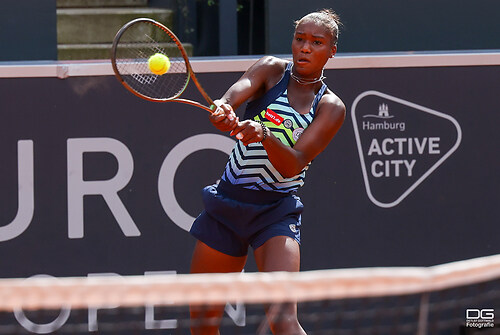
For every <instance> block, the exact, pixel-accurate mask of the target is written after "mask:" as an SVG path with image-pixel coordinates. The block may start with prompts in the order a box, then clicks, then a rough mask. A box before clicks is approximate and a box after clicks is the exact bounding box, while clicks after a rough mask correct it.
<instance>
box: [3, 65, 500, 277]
mask: <svg viewBox="0 0 500 335" xmlns="http://www.w3.org/2000/svg"><path fill="white" fill-rule="evenodd" d="M241 74H242V72H241V71H235V72H206V73H200V74H199V80H200V81H201V83H202V85H204V86H205V87H206V88H207V91H208V93H209V94H210V95H211V96H212V97H218V96H221V95H222V94H223V93H224V91H225V90H226V89H227V88H228V87H229V86H230V85H231V84H232V83H233V82H235V81H236V80H237V79H238V78H239V77H240V76H241ZM325 75H326V77H327V79H326V80H325V81H326V83H327V84H328V85H329V87H330V88H331V89H332V90H333V91H334V92H336V94H338V95H339V96H340V97H341V98H342V100H343V101H344V102H345V105H346V107H347V112H346V120H345V122H344V125H343V126H342V128H341V130H340V131H339V133H338V134H337V135H336V137H335V138H334V139H333V141H332V142H331V144H330V145H329V146H328V148H327V149H326V150H325V151H324V152H323V153H322V154H320V155H319V156H318V157H317V158H316V159H315V160H314V161H313V163H312V165H311V168H310V169H309V170H308V172H307V176H306V182H305V186H304V187H303V189H302V190H300V191H299V195H300V196H301V198H302V200H303V202H304V204H305V211H304V213H303V218H302V229H301V234H302V248H301V250H302V260H301V263H302V269H303V270H315V269H331V268H346V267H348V268H351V267H372V266H430V265H435V264H440V263H446V262H451V261H456V260H462V259H468V258H474V257H479V256H485V255H492V254H498V253H500V225H499V224H498V222H499V221H498V190H499V186H500V180H499V174H498V167H499V166H500V156H499V154H498V148H497V147H498V143H500V135H499V134H500V132H499V131H498V129H497V128H498V124H499V123H500V116H499V115H500V114H499V113H498V110H497V109H498V102H499V99H498V87H500V66H449V67H433V66H427V67H404V68H343V69H328V70H326V71H325ZM0 92H2V93H1V99H0V112H1V114H2V122H1V123H0V128H1V132H0V138H1V140H0V154H1V156H0V158H1V160H0V162H1V163H0V185H1V187H0V203H1V204H2V205H1V206H0V255H1V256H0V269H1V270H0V277H1V278H29V277H32V276H37V275H47V276H53V277H68V276H98V275H102V274H114V275H153V274H156V273H187V272H189V263H190V258H191V252H192V249H193V246H194V243H195V241H194V239H193V238H192V237H191V236H190V235H189V233H188V232H187V231H188V230H189V227H190V225H191V223H192V221H193V220H194V218H195V217H196V216H197V215H198V213H199V212H200V211H201V210H202V202H201V189H202V188H203V187H204V186H205V185H208V184H212V183H215V182H217V181H218V179H219V178H220V176H221V174H222V171H223V168H224V166H225V163H226V161H227V159H228V154H229V153H230V151H231V149H232V147H233V145H234V143H235V142H234V141H235V139H234V138H231V137H230V136H229V135H228V134H223V133H219V132H218V131H217V130H216V129H215V128H213V127H212V126H211V124H210V122H209V120H208V117H207V113H206V112H205V111H203V110H201V109H196V108H194V107H192V106H187V105H183V104H179V103H152V102H147V101H143V100H141V99H138V98H137V97H136V96H134V95H132V94H131V93H129V92H128V91H126V90H125V89H124V88H123V87H122V86H121V85H120V84H119V83H118V82H117V81H116V79H115V78H114V77H113V76H111V75H96V76H81V77H69V78H66V79H59V78H56V77H39V78H36V77H33V78H2V79H0ZM185 94H186V95H187V96H189V97H191V98H193V97H194V98H196V97H197V93H196V91H195V90H194V89H193V87H190V88H189V89H188V91H187V92H186V93H185ZM239 112H240V113H241V112H242V111H239ZM241 115H242V113H241ZM246 271H256V267H255V265H254V263H253V260H252V259H251V258H250V259H249V263H248V266H247V267H246Z"/></svg>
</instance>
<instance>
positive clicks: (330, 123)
mask: <svg viewBox="0 0 500 335" xmlns="http://www.w3.org/2000/svg"><path fill="white" fill-rule="evenodd" d="M344 119H345V106H344V104H343V102H342V101H341V100H340V99H339V98H338V97H337V96H336V95H334V94H333V93H329V94H325V95H324V96H323V98H322V99H321V101H320V103H319V104H318V108H317V110H316V117H315V118H314V121H313V122H312V123H311V124H310V125H309V126H308V127H307V128H306V130H305V131H304V132H303V133H302V135H301V136H300V138H299V140H298V141H297V142H296V143H295V145H294V146H293V148H292V147H289V146H287V145H285V144H283V143H282V142H281V141H280V140H279V139H278V138H277V137H275V136H274V135H272V134H271V132H270V131H268V133H267V137H266V139H265V140H263V137H264V134H263V129H262V127H261V126H260V125H259V124H258V123H256V122H252V121H249V122H247V121H243V122H240V123H239V125H238V126H237V127H236V128H235V129H234V130H233V131H232V135H236V138H238V139H239V140H241V141H242V142H243V144H244V145H248V144H249V143H252V142H259V141H262V140H263V141H262V145H263V146H264V148H265V149H266V151H267V154H268V156H269V160H270V161H271V163H272V164H273V166H274V167H275V168H276V170H278V172H279V173H280V174H281V175H282V176H283V177H285V178H290V177H293V176H295V175H297V174H299V173H300V172H301V171H302V170H303V169H304V167H305V166H306V165H307V164H309V162H311V161H312V160H313V159H314V158H315V157H316V156H317V155H318V154H319V153H321V152H322V151H323V150H324V149H325V148H326V147H327V145H328V143H330V141H331V140H332V139H333V137H334V136H335V134H336V133H337V131H338V130H339V129H340V126H341V125H342V123H343V122H344Z"/></svg>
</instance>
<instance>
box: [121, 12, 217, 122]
mask: <svg viewBox="0 0 500 335" xmlns="http://www.w3.org/2000/svg"><path fill="white" fill-rule="evenodd" d="M158 54H159V55H158ZM152 56H154V57H153V58H156V59H151V57H152ZM165 56H166V57H165ZM168 62H169V64H168ZM111 65H112V66H113V71H114V72H115V75H116V78H118V80H119V81H120V82H121V83H122V84H123V85H124V86H125V87H126V88H127V89H128V90H129V91H131V92H132V93H134V94H135V95H137V96H138V97H140V98H143V99H146V100H149V101H159V102H165V101H177V102H182V103H186V104H190V105H193V106H196V107H200V108H203V109H205V110H207V111H209V112H211V113H213V112H214V110H215V107H214V102H213V101H212V99H211V98H210V97H209V96H208V94H207V93H206V92H205V90H204V89H203V88H202V87H201V85H200V83H199V82H198V80H197V79H196V76H195V74H194V72H193V69H192V68H191V64H190V63H189V58H188V55H187V53H186V50H184V47H183V46H182V44H181V42H180V41H179V39H178V38H177V37H176V36H175V34H174V33H173V32H172V31H170V29H168V28H167V27H165V26H164V25H163V24H161V23H159V22H156V21H154V20H151V19H147V18H139V19H135V20H132V21H130V22H128V23H127V24H125V25H124V26H123V27H122V28H121V29H120V30H119V31H118V33H117V34H116V36H115V38H114V40H113V47H112V49H111ZM162 66H163V68H162ZM165 71H166V72H165ZM155 73H159V74H155ZM189 78H191V79H192V80H193V82H194V83H195V85H196V87H197V88H198V90H199V91H200V93H201V95H202V96H203V97H204V98H205V100H206V101H207V103H208V106H205V105H203V104H201V103H199V102H196V101H192V100H188V99H181V98H180V96H181V94H182V93H183V92H184V90H185V89H186V87H187V85H188V83H189Z"/></svg>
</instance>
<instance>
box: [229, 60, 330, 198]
mask: <svg viewBox="0 0 500 335" xmlns="http://www.w3.org/2000/svg"><path fill="white" fill-rule="evenodd" d="M291 64H292V63H289V64H288V65H287V68H286V71H285V73H284V75H283V77H282V78H281V80H280V82H279V83H278V84H276V86H274V87H273V88H271V89H270V90H269V91H268V92H267V93H266V94H264V96H262V97H260V98H259V99H256V100H254V101H251V102H250V103H248V105H247V108H246V111H245V115H244V119H245V120H248V119H252V120H254V121H262V122H264V124H265V125H266V126H267V127H268V128H269V130H270V131H271V132H272V133H273V135H274V136H276V137H277V138H278V139H279V140H280V141H281V142H282V143H284V144H285V145H287V146H290V147H293V146H294V145H295V143H296V142H297V140H298V139H299V137H300V135H301V134H302V132H303V131H304V130H305V129H306V128H307V126H309V125H310V124H311V122H312V121H313V119H314V115H315V113H316V107H317V105H318V102H319V100H320V99H321V97H322V96H323V94H324V92H325V90H326V85H325V84H323V86H322V87H321V89H320V90H319V92H318V94H316V97H315V99H314V101H313V104H312V106H311V109H310V111H309V112H308V113H307V114H300V113H298V112H297V111H295V110H294V109H293V108H292V107H291V106H290V103H289V102H288V95H287V86H288V81H289V79H290V69H291ZM310 164H311V163H309V164H308V165H306V167H305V168H304V169H303V170H302V171H301V172H300V173H299V174H297V175H296V176H293V177H291V178H284V177H283V176H282V175H281V174H280V173H279V172H278V171H277V170H276V169H275V168H274V166H273V165H272V164H271V162H270V161H269V158H268V156H267V152H266V150H265V149H264V147H263V145H262V144H261V143H260V142H258V143H251V144H249V145H248V146H244V145H243V144H242V143H241V141H238V142H237V143H236V145H235V147H234V148H233V151H232V153H231V155H230V156H229V160H228V162H227V164H226V168H225V170H224V173H223V174H222V178H221V179H222V180H224V181H226V182H229V183H231V184H234V185H240V186H242V187H244V188H247V189H253V190H265V191H277V192H284V193H290V192H294V191H296V190H297V189H298V188H299V187H301V186H302V185H303V184H304V178H305V174H306V171H307V169H308V168H309V165H310Z"/></svg>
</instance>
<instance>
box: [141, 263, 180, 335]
mask: <svg viewBox="0 0 500 335" xmlns="http://www.w3.org/2000/svg"><path fill="white" fill-rule="evenodd" d="M170 274H176V271H146V272H144V276H155V275H156V276H158V275H170ZM144 327H145V328H146V329H176V328H177V320H176V319H167V320H156V319H155V306H154V305H147V306H146V310H145V319H144Z"/></svg>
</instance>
